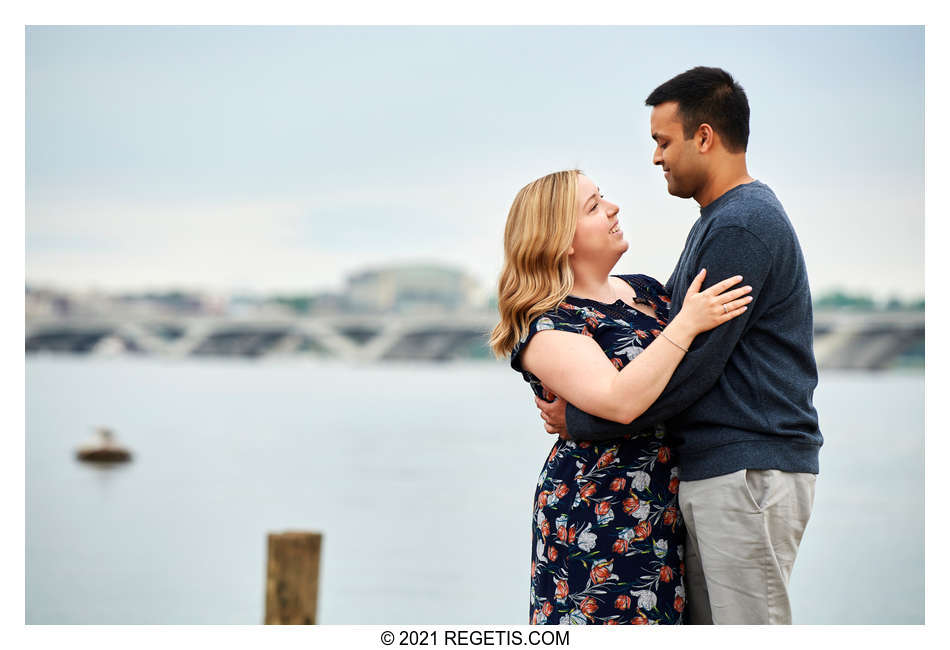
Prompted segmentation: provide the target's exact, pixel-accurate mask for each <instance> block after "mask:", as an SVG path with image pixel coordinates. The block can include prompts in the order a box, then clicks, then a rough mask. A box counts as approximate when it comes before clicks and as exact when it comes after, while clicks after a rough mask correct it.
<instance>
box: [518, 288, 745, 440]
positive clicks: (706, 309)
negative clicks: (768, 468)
mask: <svg viewBox="0 0 950 650" xmlns="http://www.w3.org/2000/svg"><path fill="white" fill-rule="evenodd" d="M704 276H705V272H704V271H703V272H701V273H700V274H699V275H698V276H697V277H696V279H695V280H694V281H693V283H692V285H690V289H689V291H687V295H686V299H685V300H684V304H683V309H682V310H681V311H680V313H679V314H678V315H677V316H676V318H674V319H673V320H672V321H670V324H669V325H667V327H666V329H665V330H664V332H663V333H664V334H665V335H666V336H665V337H664V336H658V337H657V339H656V340H655V341H654V342H653V343H652V344H651V345H649V346H647V348H646V349H645V350H644V351H643V352H642V353H640V354H639V355H638V356H637V357H636V358H635V359H634V360H633V361H631V362H630V363H628V364H627V365H626V367H624V369H623V370H621V371H620V372H618V371H617V369H616V367H614V365H613V364H612V363H611V362H610V360H609V359H608V358H607V355H605V354H604V351H603V350H602V349H601V348H600V346H599V345H597V342H596V341H594V339H592V338H591V337H589V336H583V335H581V334H574V333H572V332H562V331H557V330H546V331H543V332H538V333H537V334H535V335H534V337H533V338H532V339H531V340H530V341H529V342H528V344H527V346H526V347H525V349H524V350H523V351H522V353H521V355H522V356H521V363H522V366H523V367H524V368H525V369H526V370H528V371H529V372H531V373H532V374H534V375H535V376H536V377H538V378H539V379H540V380H541V381H542V382H543V383H544V385H545V386H546V387H548V388H549V389H550V390H552V391H553V392H554V393H556V394H557V395H559V396H560V397H562V398H563V399H565V400H567V401H568V402H570V403H571V404H573V405H575V406H576V407H577V408H579V409H581V410H583V411H585V412H587V413H590V414H592V415H596V416H599V417H602V418H605V419H607V420H612V421H614V422H623V423H628V422H631V421H632V420H635V419H636V418H637V416H639V415H640V414H641V413H643V412H644V411H645V410H646V409H647V408H648V407H649V406H650V405H651V404H652V403H653V402H654V401H655V400H656V399H657V397H659V396H660V393H662V392H663V388H664V387H665V386H666V384H667V382H669V380H670V377H671V376H672V375H673V371H674V370H675V369H676V366H677V365H678V364H679V363H680V361H682V359H683V356H684V355H685V351H684V350H683V349H681V348H680V347H679V346H682V347H683V348H689V346H690V344H691V343H692V342H693V339H694V338H695V337H696V336H697V335H698V334H699V333H700V332H705V331H707V330H710V329H712V328H714V327H716V326H717V325H720V324H722V323H725V322H727V321H729V320H732V319H733V318H735V317H737V316H739V315H740V314H742V313H743V312H745V311H746V307H745V305H747V304H748V302H749V301H750V300H751V297H745V298H743V297H741V296H744V295H745V294H747V293H748V292H749V291H750V290H751V289H750V288H748V287H743V288H741V289H734V290H732V291H729V292H727V293H723V292H725V291H726V289H728V288H729V287H732V286H734V285H735V284H737V283H738V282H739V281H741V280H742V278H741V277H740V276H735V277H733V278H730V279H728V280H723V281H722V282H720V283H718V284H716V285H713V286H712V287H710V288H709V289H707V290H706V291H703V292H701V293H700V292H699V287H700V285H701V284H702V279H703V277H704ZM723 305H726V308H727V310H728V311H724V310H723ZM661 339H662V340H661Z"/></svg>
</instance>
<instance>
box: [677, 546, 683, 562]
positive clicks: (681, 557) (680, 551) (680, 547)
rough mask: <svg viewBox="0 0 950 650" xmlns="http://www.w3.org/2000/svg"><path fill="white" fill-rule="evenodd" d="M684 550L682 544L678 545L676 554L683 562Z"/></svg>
mask: <svg viewBox="0 0 950 650" xmlns="http://www.w3.org/2000/svg"><path fill="white" fill-rule="evenodd" d="M683 552H684V550H683V545H682V544H679V545H677V547H676V554H677V555H678V556H679V558H680V561H681V562H682V561H683Z"/></svg>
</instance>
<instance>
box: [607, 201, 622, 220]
mask: <svg viewBox="0 0 950 650" xmlns="http://www.w3.org/2000/svg"><path fill="white" fill-rule="evenodd" d="M606 203H607V205H608V206H609V207H608V208H607V214H609V215H610V216H611V217H612V216H614V215H615V214H617V213H618V212H620V206H619V205H617V204H616V203H611V202H610V201H606Z"/></svg>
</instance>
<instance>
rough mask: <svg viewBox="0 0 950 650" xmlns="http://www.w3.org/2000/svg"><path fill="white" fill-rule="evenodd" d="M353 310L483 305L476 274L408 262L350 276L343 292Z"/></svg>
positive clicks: (406, 310) (453, 308) (404, 310)
mask: <svg viewBox="0 0 950 650" xmlns="http://www.w3.org/2000/svg"><path fill="white" fill-rule="evenodd" d="M344 296H345V300H346V304H347V306H348V307H349V308H350V309H351V310H352V311H363V312H396V313H410V312H416V311H429V312H433V311H438V312H445V311H457V310H462V309H472V308H475V309H478V308H482V307H484V302H485V297H484V293H483V292H482V290H481V289H480V287H479V286H478V283H477V282H476V281H475V279H474V278H472V277H471V276H469V275H468V274H466V273H465V272H464V271H461V270H459V269H455V268H451V267H447V266H439V265H428V264H418V265H405V266H391V267H386V268H377V269H372V270H367V271H360V272H358V273H354V274H353V275H351V276H349V277H348V278H347V281H346V292H345V294H344Z"/></svg>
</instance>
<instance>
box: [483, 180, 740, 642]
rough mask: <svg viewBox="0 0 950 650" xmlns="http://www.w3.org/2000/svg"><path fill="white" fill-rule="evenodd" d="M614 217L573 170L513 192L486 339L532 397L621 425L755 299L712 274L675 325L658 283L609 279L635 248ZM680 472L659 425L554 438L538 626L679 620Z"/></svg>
mask: <svg viewBox="0 0 950 650" xmlns="http://www.w3.org/2000/svg"><path fill="white" fill-rule="evenodd" d="M618 213H619V208H618V207H617V206H616V205H614V204H613V203H610V202H609V201H607V200H605V199H604V198H603V196H602V195H601V193H600V190H599V188H597V187H596V186H595V184H594V183H593V181H591V180H590V179H589V178H587V177H586V176H584V175H583V174H582V173H580V172H579V171H578V170H570V171H563V172H557V173H554V174H549V175H547V176H544V177H543V178H539V179H538V180H536V181H534V182H532V183H530V184H528V185H527V186H525V187H524V188H522V189H521V191H520V192H518V195H517V196H516V197H515V200H514V203H513V204H512V206H511V210H510V211H509V213H508V221H507V224H506V226H505V261H504V267H503V269H502V273H501V278H500V281H499V290H498V294H499V295H498V310H499V313H500V316H501V321H500V322H499V323H498V325H497V326H496V327H495V330H494V332H493V333H492V337H491V342H490V344H491V347H492V349H493V351H494V352H495V354H496V355H498V356H506V355H510V356H511V366H512V368H514V369H515V370H518V371H520V372H521V373H522V374H523V376H524V378H525V380H526V381H528V382H529V384H530V385H531V388H532V389H533V390H534V392H535V394H536V395H537V396H538V397H541V398H542V399H548V400H549V399H551V398H552V397H553V395H552V393H553V394H556V395H558V396H560V397H561V398H563V399H565V400H567V401H568V402H570V403H571V404H573V405H575V406H576V407H578V408H580V409H582V410H583V411H586V412H587V413H590V414H592V415H597V416H600V417H603V418H607V419H610V420H614V421H616V422H624V423H626V422H630V421H632V420H634V419H636V417H637V416H638V415H639V414H640V413H642V412H643V411H645V410H646V409H647V407H648V406H650V404H652V403H653V401H654V400H656V398H657V397H658V396H659V395H660V393H661V392H662V390H663V388H664V386H666V384H667V382H668V381H669V379H670V376H671V375H672V374H673V370H674V369H675V368H676V366H677V365H678V364H679V362H680V361H681V360H682V359H683V356H684V355H685V354H686V353H687V351H688V349H689V346H690V344H691V343H692V341H693V338H694V337H696V336H697V335H698V334H699V333H701V332H704V331H707V330H710V329H713V328H714V327H716V326H717V325H720V324H722V323H724V322H726V321H728V320H731V319H733V318H736V317H737V316H740V315H741V314H742V313H744V312H745V311H746V305H747V304H748V303H749V302H750V301H751V300H752V298H751V297H750V296H748V295H747V294H748V293H749V292H750V291H751V288H750V287H742V288H739V289H732V290H730V288H731V287H733V286H735V285H736V284H738V283H739V282H740V281H741V279H742V278H741V276H736V277H733V278H730V279H728V280H724V281H722V282H720V283H718V284H716V285H714V286H712V287H710V288H708V289H706V290H705V291H702V292H701V291H699V288H700V286H701V284H702V280H703V278H704V277H705V270H704V271H703V272H701V273H700V274H699V275H698V276H697V277H696V279H695V280H694V281H693V283H692V285H691V287H690V289H689V291H688V292H687V295H686V299H685V301H684V305H683V308H682V310H681V311H680V312H679V314H677V316H676V318H674V319H673V320H672V321H669V322H667V319H668V304H669V301H670V299H669V297H668V296H667V295H665V292H664V288H663V286H662V285H661V284H660V283H659V282H657V281H656V280H654V279H653V278H650V277H647V276H644V275H611V274H610V272H611V271H612V270H613V267H614V265H615V264H616V263H617V261H618V260H619V259H620V257H621V256H622V255H623V254H624V253H625V252H626V251H627V249H628V248H629V243H628V242H627V241H626V240H625V239H624V236H623V231H622V230H620V225H619V219H618ZM646 241H647V240H646V238H643V239H640V240H639V241H638V245H644V244H645V242H646ZM677 474H678V469H677V467H676V458H675V457H674V454H673V451H672V449H671V446H670V443H669V441H668V440H665V439H664V429H663V427H662V426H657V427H654V428H652V429H649V430H646V431H642V432H640V433H637V434H631V435H627V436H625V437H623V438H618V439H614V440H607V441H598V442H579V443H577V442H574V441H572V440H564V439H558V441H557V442H555V444H554V447H553V448H552V449H551V453H550V454H549V456H548V459H547V461H546V462H545V465H544V467H543V468H542V471H541V475H540V477H539V479H538V487H537V491H536V494H535V500H534V526H533V531H534V532H533V540H532V558H531V607H530V617H531V623H533V624H558V623H587V624H590V623H596V624H607V625H611V624H624V623H634V624H647V623H670V624H673V623H682V622H683V611H684V607H685V601H686V593H685V587H684V584H685V583H684V580H683V571H684V565H683V550H684V549H683V546H684V540H685V538H684V530H683V523H682V517H681V515H680V513H679V509H678V503H677V497H676V493H677V486H678V483H679V479H678V478H677Z"/></svg>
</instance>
